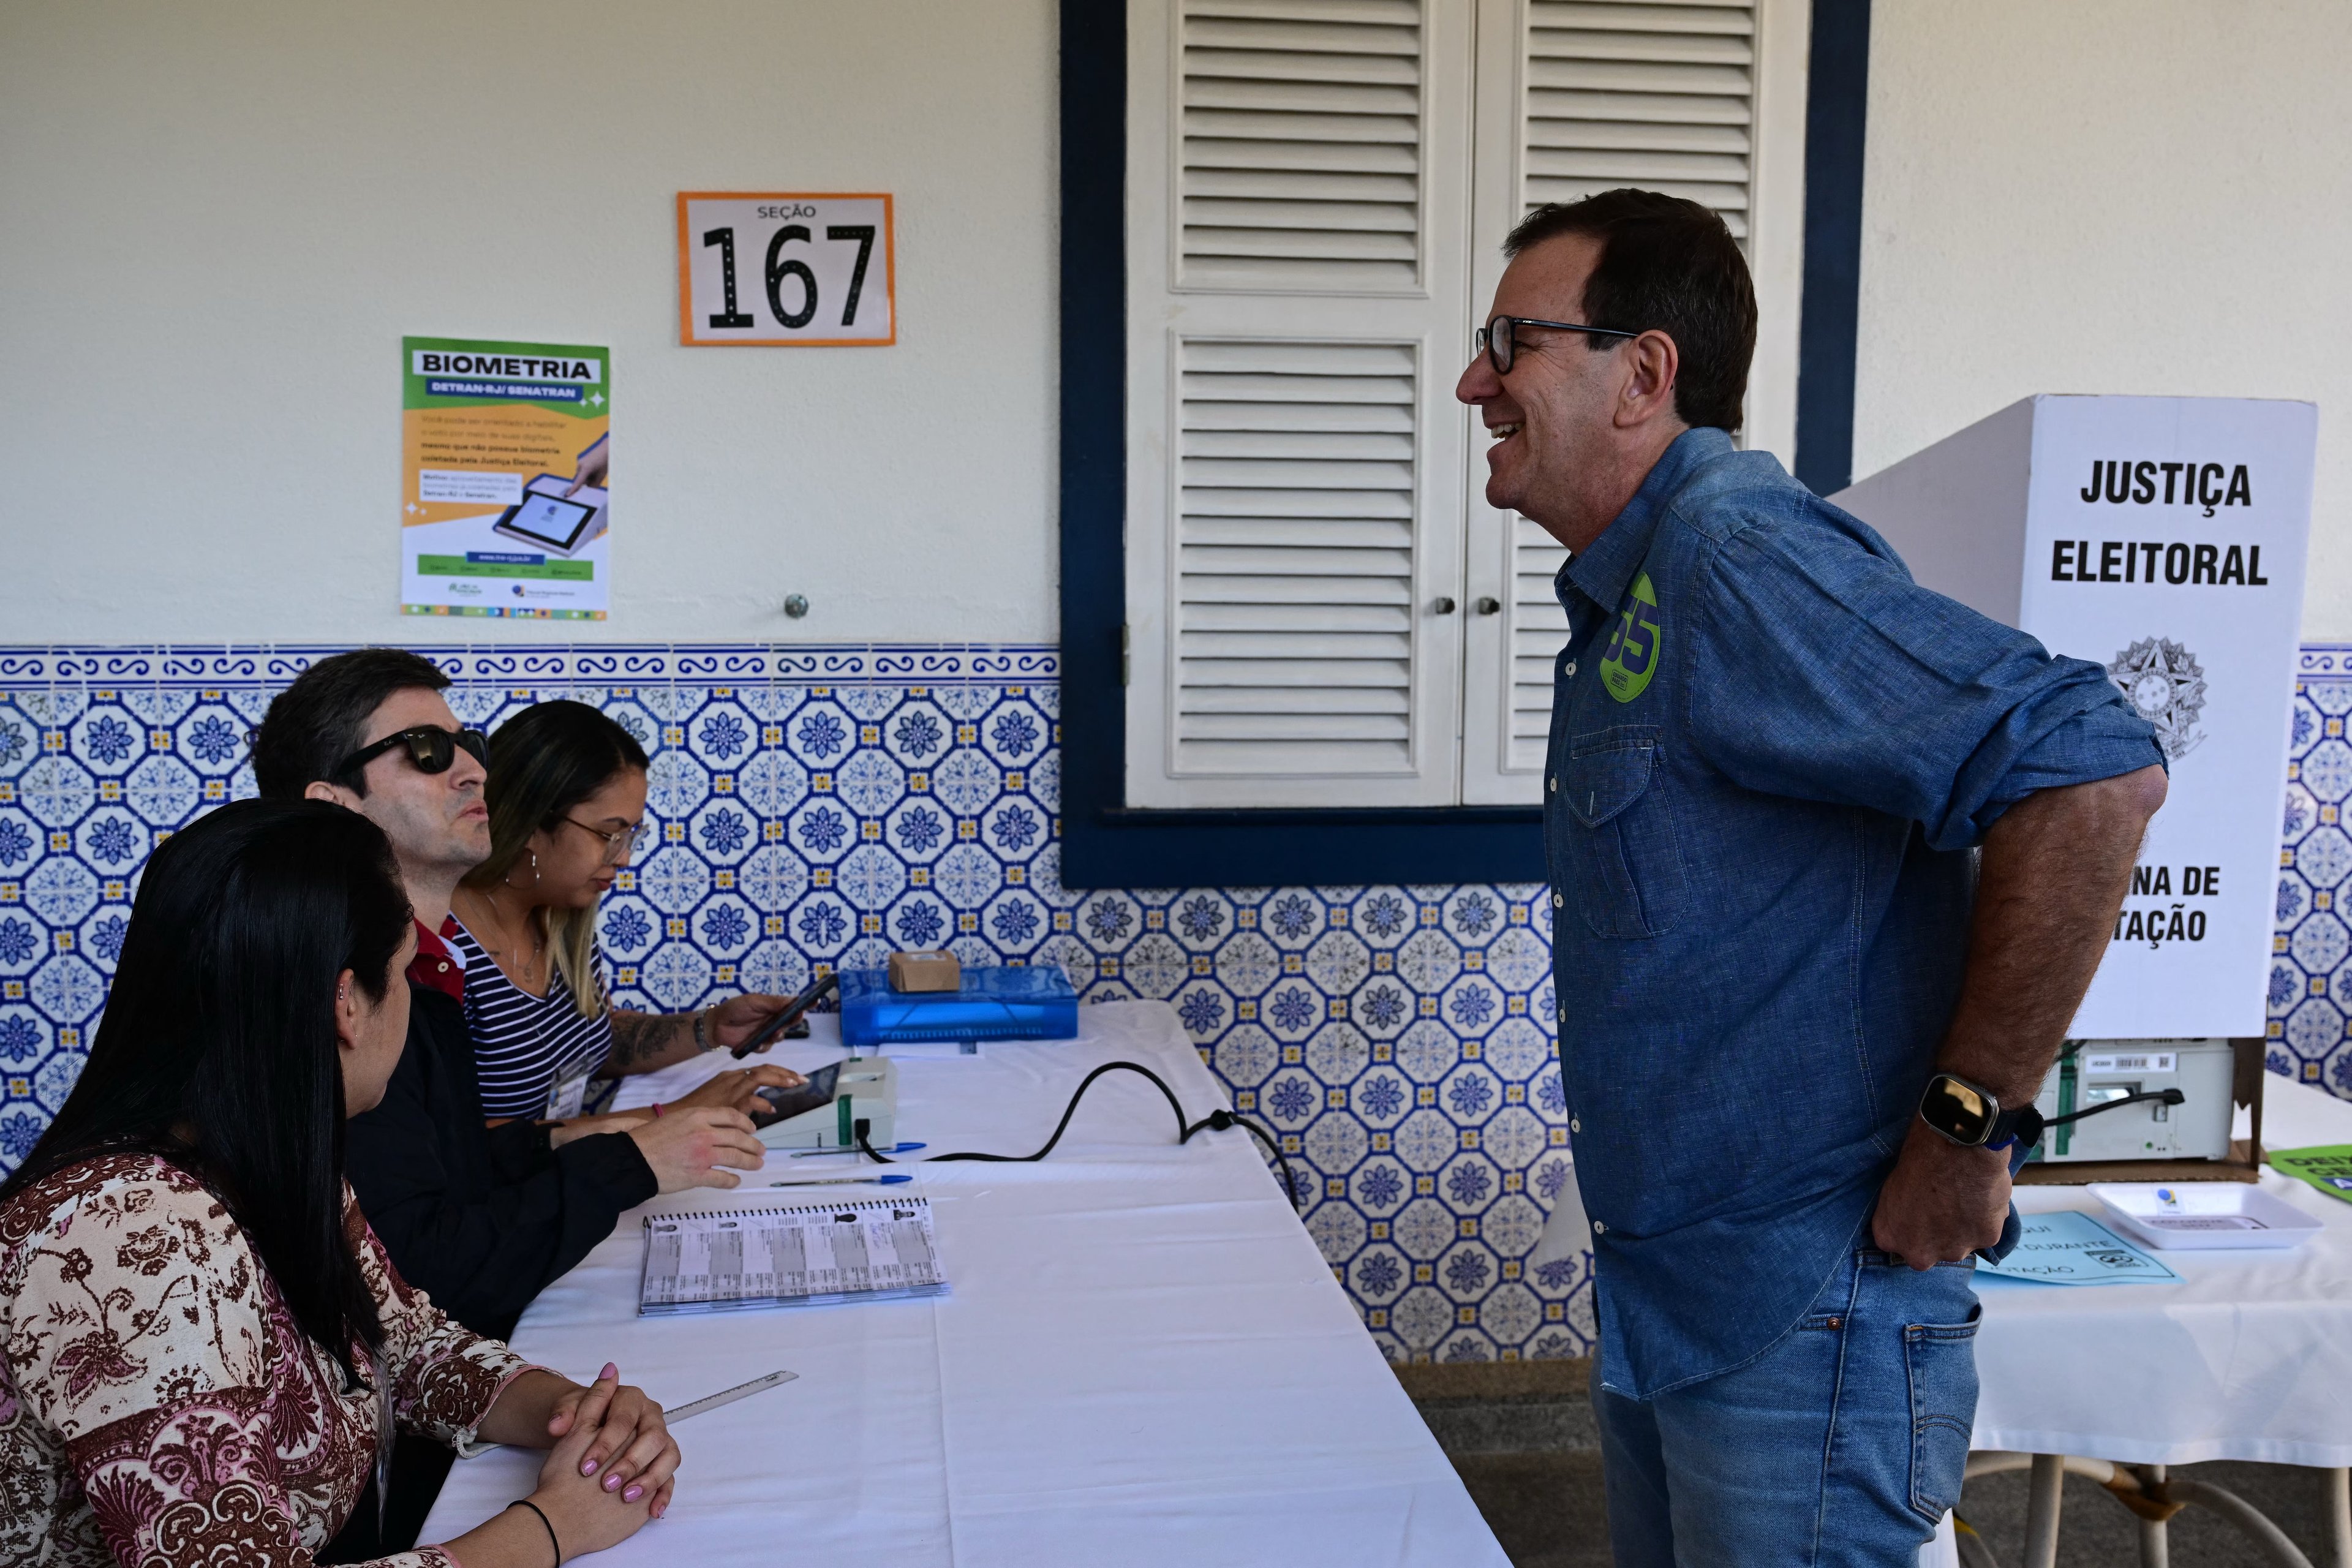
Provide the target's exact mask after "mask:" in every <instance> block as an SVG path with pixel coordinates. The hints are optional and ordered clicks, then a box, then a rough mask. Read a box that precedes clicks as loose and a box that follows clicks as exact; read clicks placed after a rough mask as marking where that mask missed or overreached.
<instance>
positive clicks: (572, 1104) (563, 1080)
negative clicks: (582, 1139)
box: [547, 1062, 593, 1121]
mask: <svg viewBox="0 0 2352 1568" xmlns="http://www.w3.org/2000/svg"><path fill="white" fill-rule="evenodd" d="M591 1066H593V1064H591V1063H585V1062H583V1063H582V1064H581V1065H580V1066H578V1067H575V1068H566V1069H564V1070H563V1071H562V1074H561V1075H560V1076H559V1077H558V1078H557V1079H556V1080H555V1084H554V1087H553V1088H551V1089H549V1090H548V1091H547V1119H548V1120H549V1121H571V1120H572V1118H573V1117H575V1116H577V1115H579V1114H580V1107H581V1105H582V1103H583V1101H585V1100H587V1098H588V1072H589V1068H590V1067H591Z"/></svg>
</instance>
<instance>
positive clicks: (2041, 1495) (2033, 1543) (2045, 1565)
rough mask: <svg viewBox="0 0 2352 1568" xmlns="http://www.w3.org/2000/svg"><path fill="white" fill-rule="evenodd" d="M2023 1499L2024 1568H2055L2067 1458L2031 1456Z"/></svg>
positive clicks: (2059, 1455) (2054, 1455)
mask: <svg viewBox="0 0 2352 1568" xmlns="http://www.w3.org/2000/svg"><path fill="white" fill-rule="evenodd" d="M2031 1488H2032V1489H2031V1490H2029V1491H2028V1492H2027V1493H2026V1499H2025V1568H2057V1565H2058V1510H2059V1507H2060V1505H2061V1504H2063V1502H2064V1501H2065V1498H2066V1457H2065V1456H2064V1455H2063V1454H2036V1455H2034V1456H2033V1475H2032V1482H2031Z"/></svg>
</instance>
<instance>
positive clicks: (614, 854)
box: [563, 816, 654, 866]
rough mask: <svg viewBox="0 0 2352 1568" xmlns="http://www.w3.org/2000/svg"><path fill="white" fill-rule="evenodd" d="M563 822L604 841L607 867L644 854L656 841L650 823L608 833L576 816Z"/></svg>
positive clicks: (652, 826)
mask: <svg viewBox="0 0 2352 1568" xmlns="http://www.w3.org/2000/svg"><path fill="white" fill-rule="evenodd" d="M563 820H564V821H566V822H568V823H570V824H572V826H574V827H576V828H578V829H579V830H580V831H581V832H583V833H593V834H594V835H595V836H596V837H599V838H601V839H603V840H604V864H605V865H607V866H617V865H619V864H620V863H621V862H622V861H624V860H625V859H627V858H629V857H630V856H632V855H642V854H644V853H645V852H646V847H647V846H648V845H650V844H652V843H653V841H654V825H653V824H652V823H650V822H640V823H638V824H637V825H636V826H635V827H623V828H618V829H615V830H613V831H611V832H607V831H606V830H605V829H604V828H602V827H591V826H588V825H587V824H586V823H584V822H583V821H581V820H580V819H579V818H578V817H576V816H567V817H565V818H564V819H563Z"/></svg>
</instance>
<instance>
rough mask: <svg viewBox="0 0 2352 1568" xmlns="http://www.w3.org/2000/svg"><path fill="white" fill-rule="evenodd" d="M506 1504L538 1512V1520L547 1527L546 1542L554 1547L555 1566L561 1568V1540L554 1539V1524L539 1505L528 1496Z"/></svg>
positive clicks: (510, 1506)
mask: <svg viewBox="0 0 2352 1568" xmlns="http://www.w3.org/2000/svg"><path fill="white" fill-rule="evenodd" d="M507 1506H508V1507H509V1508H527V1509H529V1510H530V1511H531V1512H533V1513H536V1514H539V1522H540V1523H541V1524H542V1525H545V1526H546V1529H547V1543H548V1544H549V1545H550V1546H552V1547H554V1548H555V1568H563V1542H561V1541H558V1540H556V1539H555V1526H554V1525H552V1524H550V1523H549V1522H548V1518H547V1515H546V1514H545V1513H543V1512H541V1510H540V1506H539V1505H538V1504H537V1503H535V1502H533V1501H531V1500H530V1499H529V1498H518V1499H516V1500H514V1501H513V1502H510V1503H509V1504H507Z"/></svg>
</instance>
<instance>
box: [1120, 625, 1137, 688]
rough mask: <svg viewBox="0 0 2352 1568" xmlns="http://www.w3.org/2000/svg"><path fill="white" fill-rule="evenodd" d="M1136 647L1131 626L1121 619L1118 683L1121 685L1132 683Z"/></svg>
mask: <svg viewBox="0 0 2352 1568" xmlns="http://www.w3.org/2000/svg"><path fill="white" fill-rule="evenodd" d="M1134 647H1135V642H1134V637H1133V635H1132V634H1131V633H1130V632H1129V628H1128V624H1127V623H1126V622H1125V621H1121V622H1119V623H1118V683H1119V684H1120V685H1121V686H1126V685H1129V683H1130V681H1131V679H1132V677H1133V675H1134V662H1135V661H1134V658H1133V657H1132V655H1133V651H1134Z"/></svg>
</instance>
